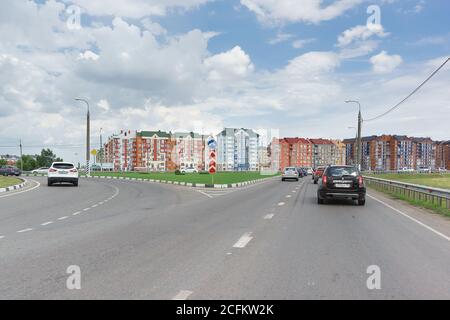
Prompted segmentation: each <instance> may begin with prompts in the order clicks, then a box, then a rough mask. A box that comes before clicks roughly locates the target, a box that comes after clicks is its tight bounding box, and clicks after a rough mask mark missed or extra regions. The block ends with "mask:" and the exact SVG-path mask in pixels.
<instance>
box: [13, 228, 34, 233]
mask: <svg viewBox="0 0 450 320" xmlns="http://www.w3.org/2000/svg"><path fill="white" fill-rule="evenodd" d="M29 231H33V229H32V228H27V229H22V230H19V231H17V233H24V232H29Z"/></svg>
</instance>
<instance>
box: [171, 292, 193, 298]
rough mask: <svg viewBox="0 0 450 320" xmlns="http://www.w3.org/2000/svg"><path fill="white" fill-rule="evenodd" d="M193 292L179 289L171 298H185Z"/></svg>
mask: <svg viewBox="0 0 450 320" xmlns="http://www.w3.org/2000/svg"><path fill="white" fill-rule="evenodd" d="M192 293H193V292H192V291H189V290H181V291H180V292H178V294H177V295H176V296H175V297H173V298H172V300H186V299H187V298H188V297H189V296H190V295H191V294H192Z"/></svg>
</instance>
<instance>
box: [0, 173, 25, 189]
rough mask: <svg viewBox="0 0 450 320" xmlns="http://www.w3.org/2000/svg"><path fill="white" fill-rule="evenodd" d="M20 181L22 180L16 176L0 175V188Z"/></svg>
mask: <svg viewBox="0 0 450 320" xmlns="http://www.w3.org/2000/svg"><path fill="white" fill-rule="evenodd" d="M21 183H22V180H20V179H18V178H13V177H3V176H0V188H7V187H11V186H15V185H17V184H21Z"/></svg>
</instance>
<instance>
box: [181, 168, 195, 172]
mask: <svg viewBox="0 0 450 320" xmlns="http://www.w3.org/2000/svg"><path fill="white" fill-rule="evenodd" d="M181 173H198V170H197V169H195V168H184V169H181Z"/></svg>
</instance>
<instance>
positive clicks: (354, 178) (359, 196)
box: [317, 166, 366, 206]
mask: <svg viewBox="0 0 450 320" xmlns="http://www.w3.org/2000/svg"><path fill="white" fill-rule="evenodd" d="M326 199H352V200H357V201H358V205H360V206H363V205H365V204H366V186H365V185H364V179H363V177H362V175H361V173H360V172H359V170H358V169H357V168H356V167H354V166H328V167H326V169H325V171H324V172H323V175H322V179H319V187H318V189H317V203H319V204H323V203H324V202H325V200H326Z"/></svg>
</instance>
